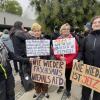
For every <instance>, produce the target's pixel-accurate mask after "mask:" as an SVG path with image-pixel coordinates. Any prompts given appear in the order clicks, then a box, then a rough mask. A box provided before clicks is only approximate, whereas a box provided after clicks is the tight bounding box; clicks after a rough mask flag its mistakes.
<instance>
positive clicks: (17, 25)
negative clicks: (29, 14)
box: [14, 21, 23, 29]
mask: <svg viewBox="0 0 100 100" xmlns="http://www.w3.org/2000/svg"><path fill="white" fill-rule="evenodd" d="M22 25H23V23H22V22H21V21H16V22H15V23H14V28H16V29H21V28H22Z"/></svg>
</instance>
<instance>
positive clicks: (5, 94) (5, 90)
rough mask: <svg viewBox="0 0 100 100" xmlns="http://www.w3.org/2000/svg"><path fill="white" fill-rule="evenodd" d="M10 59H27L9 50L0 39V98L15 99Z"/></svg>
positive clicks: (2, 99)
mask: <svg viewBox="0 0 100 100" xmlns="http://www.w3.org/2000/svg"><path fill="white" fill-rule="evenodd" d="M10 60H16V61H20V62H27V61H29V59H28V58H22V57H18V56H16V55H14V54H13V52H10V51H9V50H8V49H7V47H6V45H5V44H4V43H3V42H2V41H1V39H0V100H15V91H14V88H15V80H14V77H13V74H12V68H11V65H10V62H9V61H10Z"/></svg>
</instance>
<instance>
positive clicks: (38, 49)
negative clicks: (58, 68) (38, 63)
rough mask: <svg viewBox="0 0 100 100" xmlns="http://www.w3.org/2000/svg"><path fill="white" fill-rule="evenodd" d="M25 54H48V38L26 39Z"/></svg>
mask: <svg viewBox="0 0 100 100" xmlns="http://www.w3.org/2000/svg"><path fill="white" fill-rule="evenodd" d="M26 52H27V56H46V55H50V40H26Z"/></svg>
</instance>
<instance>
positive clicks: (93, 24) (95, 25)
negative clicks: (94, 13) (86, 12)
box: [92, 18, 100, 31]
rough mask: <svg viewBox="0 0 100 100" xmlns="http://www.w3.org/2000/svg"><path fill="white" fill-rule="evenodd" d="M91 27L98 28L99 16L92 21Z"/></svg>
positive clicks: (99, 27) (99, 23)
mask: <svg viewBox="0 0 100 100" xmlns="http://www.w3.org/2000/svg"><path fill="white" fill-rule="evenodd" d="M92 29H93V30H94V31H95V30H100V18H97V19H95V20H94V21H93V23H92Z"/></svg>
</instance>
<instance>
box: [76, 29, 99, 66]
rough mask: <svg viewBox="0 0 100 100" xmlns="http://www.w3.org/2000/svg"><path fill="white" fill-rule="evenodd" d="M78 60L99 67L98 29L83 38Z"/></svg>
mask: <svg viewBox="0 0 100 100" xmlns="http://www.w3.org/2000/svg"><path fill="white" fill-rule="evenodd" d="M78 60H83V61H84V63H85V64H89V65H93V66H96V67H99V68H100V30H97V31H93V32H91V33H90V34H89V35H88V36H87V37H86V38H84V41H83V44H82V46H81V49H80V52H79V55H78Z"/></svg>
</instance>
